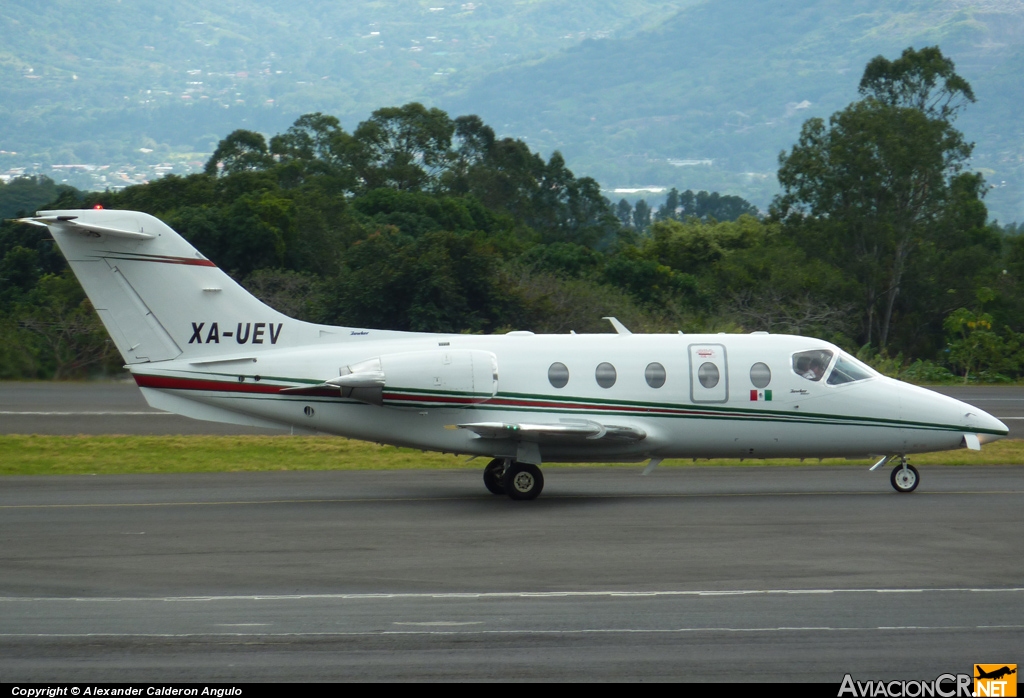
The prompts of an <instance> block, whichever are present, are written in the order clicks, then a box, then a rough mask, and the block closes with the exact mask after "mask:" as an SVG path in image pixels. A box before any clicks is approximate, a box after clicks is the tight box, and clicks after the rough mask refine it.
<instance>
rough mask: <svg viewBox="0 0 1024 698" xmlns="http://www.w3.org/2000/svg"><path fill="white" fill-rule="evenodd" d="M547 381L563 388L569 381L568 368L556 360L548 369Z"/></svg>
mask: <svg viewBox="0 0 1024 698" xmlns="http://www.w3.org/2000/svg"><path fill="white" fill-rule="evenodd" d="M548 381H549V382H550V383H551V385H553V386H554V387H556V388H564V387H565V385H566V383H568V382H569V369H568V368H567V367H566V365H565V364H563V363H559V362H558V361H556V362H555V363H553V364H551V368H549V369H548Z"/></svg>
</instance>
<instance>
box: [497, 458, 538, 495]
mask: <svg viewBox="0 0 1024 698" xmlns="http://www.w3.org/2000/svg"><path fill="white" fill-rule="evenodd" d="M504 486H505V494H507V495H508V496H509V497H511V498H512V499H536V498H537V496H538V495H539V494H540V491H541V490H542V489H544V476H543V475H541V472H540V468H538V467H537V466H536V465H533V464H532V463H519V462H514V463H512V465H510V466H509V467H508V470H506V471H505V480H504Z"/></svg>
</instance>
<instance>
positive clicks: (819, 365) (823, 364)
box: [793, 349, 832, 381]
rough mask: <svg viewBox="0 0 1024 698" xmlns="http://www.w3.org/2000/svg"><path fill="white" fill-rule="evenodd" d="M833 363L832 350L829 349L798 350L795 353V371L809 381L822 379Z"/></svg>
mask: <svg viewBox="0 0 1024 698" xmlns="http://www.w3.org/2000/svg"><path fill="white" fill-rule="evenodd" d="M830 363H832V352H831V351H829V350H828V349H812V350H810V351H798V352H797V353H795V354H793V373H795V374H796V375H798V376H801V377H803V378H806V379H807V380H809V381H820V380H821V379H822V377H823V376H824V375H825V371H826V370H828V365H829V364H830Z"/></svg>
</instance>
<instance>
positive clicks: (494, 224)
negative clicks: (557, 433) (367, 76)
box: [0, 48, 1024, 381]
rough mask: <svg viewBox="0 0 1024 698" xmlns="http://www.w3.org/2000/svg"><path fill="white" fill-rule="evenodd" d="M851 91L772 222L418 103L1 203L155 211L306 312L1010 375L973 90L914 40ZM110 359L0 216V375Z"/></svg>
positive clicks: (45, 255)
mask: <svg viewBox="0 0 1024 698" xmlns="http://www.w3.org/2000/svg"><path fill="white" fill-rule="evenodd" d="M859 96H860V99H858V100H857V101H854V102H852V103H851V104H850V105H849V106H847V107H846V108H845V109H843V110H841V111H839V112H836V113H835V114H833V115H832V117H831V118H830V119H829V120H828V121H825V120H823V119H810V120H808V121H807V122H805V124H804V126H803V129H802V131H801V134H800V138H799V140H798V142H797V143H796V144H795V145H793V147H792V148H791V149H789V150H788V151H786V152H783V153H782V154H781V155H780V163H779V164H780V170H779V181H780V185H781V188H782V193H781V194H780V195H779V196H778V197H777V198H776V199H775V202H774V203H773V205H772V207H771V210H770V211H768V212H760V211H758V210H757V209H756V208H755V207H753V206H751V205H750V204H749V203H748V202H746V201H744V200H743V199H741V198H739V197H736V196H728V195H724V196H723V195H720V194H718V193H713V192H707V191H698V192H694V191H691V190H686V191H678V190H672V191H671V192H670V193H669V195H668V197H667V200H666V201H665V202H664V203H663V204H661V205H660V206H653V207H652V206H648V204H647V203H646V202H644V201H639V202H636V204H635V205H634V204H630V203H629V202H627V201H621V202H618V203H613V202H611V201H609V200H607V199H606V198H605V197H603V196H602V194H601V190H600V187H599V186H598V184H597V182H596V181H594V180H593V179H591V178H589V177H585V176H577V175H576V174H575V173H573V172H572V171H570V170H569V169H568V168H567V167H566V164H565V161H564V160H563V158H562V156H561V155H560V154H559V153H558V152H557V151H556V152H554V153H553V154H552V155H551V156H550V157H548V158H547V159H545V158H543V157H542V156H541V155H540V154H538V153H536V152H534V151H532V150H531V149H530V147H529V146H528V145H527V144H526V143H524V142H523V141H521V140H516V139H512V138H498V137H496V135H495V132H494V130H493V129H492V128H491V127H490V126H488V125H487V124H485V123H484V122H483V121H482V120H481V119H480V118H479V117H476V116H460V117H457V118H452V117H451V116H449V115H448V114H447V113H445V112H444V111H441V110H440V109H436V108H427V107H425V106H423V105H421V104H419V103H410V104H406V105H404V106H400V107H389V108H383V109H379V110H377V111H375V112H374V113H373V114H372V115H371V116H370V118H368V119H367V120H365V121H363V122H362V123H360V124H359V125H358V126H357V128H355V129H354V130H353V131H352V132H351V133H350V132H348V131H346V130H344V129H343V128H342V127H341V126H340V123H339V121H338V119H337V118H335V117H333V116H329V115H325V114H322V113H313V114H307V115H305V116H302V117H301V118H299V119H298V120H297V121H296V122H295V123H294V124H293V125H292V126H291V127H290V128H288V129H287V130H285V131H284V132H282V133H279V134H277V135H274V136H273V137H271V138H269V139H267V138H265V137H264V136H263V135H261V134H259V133H256V132H253V131H249V130H236V131H234V132H232V133H230V134H229V135H228V136H227V137H226V138H224V139H223V140H221V141H220V143H219V145H218V147H217V149H216V152H215V153H214V154H213V156H212V157H211V158H210V159H209V161H208V162H207V164H206V167H205V171H204V172H203V173H201V174H195V175H190V176H187V177H177V176H168V177H165V178H163V179H160V180H157V181H154V182H152V183H150V184H147V185H143V186H134V187H129V188H127V189H124V190H122V191H120V192H116V193H114V192H105V193H82V192H79V191H76V190H73V189H70V188H67V187H64V188H56V187H54V185H53V183H52V182H48V181H46V180H38V179H37V180H31V181H26V180H22V181H17V180H16V181H15V182H13V183H11V184H8V185H6V186H4V187H0V203H3V204H5V205H6V202H8V201H23V202H24V203H25V204H26V206H27V205H28V204H29V203H31V204H32V206H31V207H27V208H25V209H23V210H22V213H31V209H32V208H34V207H40V208H42V207H51V208H78V207H89V206H94V205H102V206H104V207H105V208H124V209H134V210H140V211H146V212H148V213H151V214H153V215H155V216H158V217H159V218H161V219H163V220H165V221H166V222H167V223H168V224H169V225H171V226H172V227H173V228H175V229H176V230H178V231H179V232H180V233H181V234H182V235H184V236H185V237H186V238H187V239H189V240H190V241H191V242H192V243H193V244H194V245H196V247H198V248H199V249H200V250H201V251H202V252H203V253H204V254H205V255H207V256H208V257H209V258H210V259H212V260H214V261H215V262H216V263H217V264H218V265H219V266H220V267H222V268H223V269H225V270H226V271H227V272H229V273H230V274H231V275H232V276H234V277H235V278H236V279H238V280H239V281H240V282H241V283H242V284H243V285H244V286H246V287H247V288H249V289H250V290H251V291H252V292H253V293H254V294H256V295H257V296H259V297H260V298H262V299H263V300H264V301H266V302H267V303H269V304H270V305H272V306H274V307H276V308H278V309H279V310H281V311H283V312H285V313H288V314H291V315H293V316H296V317H299V318H303V319H307V320H311V321H316V322H324V323H332V324H343V325H350V326H363V327H375V328H389V329H402V330H415V331H436V332H486V333H492V332H506V331H509V330H515V329H529V330H533V331H535V332H568V331H570V330H574V331H576V332H606V331H609V328H608V327H607V325H606V323H604V322H603V321H602V320H601V317H602V316H605V315H614V316H617V317H618V318H619V319H620V320H622V321H623V322H624V323H625V324H626V325H627V326H629V327H630V328H631V329H632V330H633V331H634V332H675V331H677V330H681V331H683V332H749V331H755V330H767V331H770V332H789V333H798V334H805V335H813V336H817V337H821V338H824V339H827V340H830V341H833V342H835V343H837V344H838V345H840V346H842V347H844V348H846V349H848V350H849V351H851V352H853V353H855V354H857V355H858V356H860V357H861V358H862V359H864V360H867V361H869V362H871V363H872V364H874V365H876V366H878V367H879V368H881V369H882V370H884V371H886V372H888V373H890V374H894V375H901V376H902V377H905V378H909V379H911V380H919V381H942V380H978V381H1005V380H1012V379H1016V378H1019V377H1021V375H1022V374H1024V334H1022V333H1020V332H1018V331H1017V330H1018V329H1020V328H1021V327H1022V325H1024V293H1022V291H1024V289H1022V287H1021V284H1024V237H1022V236H1019V235H1017V232H1018V231H1017V230H1016V228H1015V227H1013V226H1011V227H1009V228H1008V229H1004V228H1001V227H999V226H998V225H996V224H994V223H990V222H989V221H988V215H987V211H986V208H985V204H984V201H983V196H984V193H985V191H986V189H985V183H984V180H983V178H982V176H981V175H979V174H977V173H975V172H972V171H970V170H969V169H968V167H967V164H968V159H969V157H970V155H971V150H972V145H971V144H970V143H967V142H966V141H965V139H964V138H963V136H962V134H961V133H960V132H959V131H958V130H957V129H956V128H955V120H956V118H957V117H958V116H959V115H960V113H961V112H962V111H963V110H965V109H967V108H968V107H969V106H970V104H971V103H972V102H973V101H974V100H975V97H974V94H973V91H972V89H971V86H970V85H969V84H968V83H967V81H965V80H964V79H963V78H962V77H961V76H959V75H958V74H957V73H956V72H955V70H954V66H953V64H952V62H951V61H949V60H948V59H947V58H945V57H944V56H943V55H942V54H941V52H940V51H939V50H938V49H937V48H930V49H922V50H920V51H915V50H911V49H908V50H907V51H905V52H904V53H903V55H902V56H901V57H899V58H898V59H896V60H892V61H890V60H887V59H885V58H883V57H878V58H876V59H874V60H873V61H871V62H870V63H869V64H868V66H867V68H866V69H865V71H864V74H863V78H862V80H861V83H860V95H859ZM32 191H36V192H38V193H39V197H43V196H45V197H46V199H42V200H40V198H39V197H37V198H36V199H34V200H33V199H32V198H31V196H27V194H30V193H31V192H32ZM15 194H16V195H17V197H21V198H17V197H15V196H14V195H15ZM12 197H14V198H12ZM50 198H53V199H54V200H53V201H51V202H49V203H46V204H44V203H43V201H46V200H48V199H50ZM119 366H120V359H119V357H117V356H116V353H115V352H114V350H113V347H112V345H111V344H110V342H109V341H108V340H107V338H106V333H105V331H104V330H103V328H102V326H101V325H100V324H99V321H98V319H97V317H96V315H95V313H94V312H92V310H91V307H90V306H89V304H88V301H87V300H86V299H85V298H84V296H83V294H82V291H81V289H80V288H79V286H78V284H77V282H76V281H75V280H74V277H73V276H72V275H71V274H70V272H69V270H68V269H67V267H66V265H65V263H64V260H63V258H62V257H61V255H60V253H59V252H58V251H56V250H55V249H54V247H53V243H52V240H49V239H48V238H46V237H45V236H41V235H40V234H39V232H38V229H37V228H33V227H30V226H25V225H20V224H16V223H14V222H11V221H5V222H4V223H3V224H2V226H0V377H2V378H70V377H79V376H86V375H93V374H97V373H104V372H107V373H110V372H115V371H117V370H119Z"/></svg>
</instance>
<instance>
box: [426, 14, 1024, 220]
mask: <svg viewBox="0 0 1024 698" xmlns="http://www.w3.org/2000/svg"><path fill="white" fill-rule="evenodd" d="M926 45H939V46H940V48H941V49H942V51H943V53H944V54H945V55H947V56H949V57H951V58H952V59H953V60H954V61H955V63H956V65H957V70H958V72H959V73H960V74H961V75H963V76H964V77H965V78H966V79H967V80H968V81H969V82H970V83H971V84H972V86H973V88H974V90H975V94H976V96H977V98H978V101H977V103H976V104H974V105H972V106H970V107H968V109H967V110H966V113H965V115H964V116H963V117H962V118H961V120H960V122H959V123H958V127H959V128H961V129H962V130H963V131H964V133H965V134H966V136H967V137H968V139H970V140H973V141H975V142H976V150H975V154H974V158H973V164H974V166H975V167H977V168H979V169H981V171H982V172H984V173H985V175H986V178H987V180H988V181H989V183H990V184H992V185H995V188H994V189H993V190H992V191H991V192H990V193H989V195H988V204H989V207H990V209H991V210H992V211H993V213H994V214H996V216H997V217H999V218H1002V219H1003V220H1004V222H1007V221H1009V220H1014V219H1017V220H1021V219H1024V121H1022V120H1021V119H1019V118H1018V117H1017V116H1015V114H1016V113H1017V112H1018V111H1019V109H1020V106H1021V102H1022V98H1024V91H1022V78H1021V75H1024V71H1022V68H1024V3H1021V2H995V1H981V2H973V1H972V0H933V1H929V2H895V3H893V2H880V1H878V0H852V1H846V2H832V1H827V0H715V1H710V2H705V3H701V4H699V5H695V6H693V7H690V8H687V9H684V10H683V11H681V12H680V13H678V14H677V15H676V16H674V17H672V18H671V19H669V20H668V21H666V22H664V23H663V24H662V25H661V26H659V27H657V28H655V29H652V30H650V31H644V32H640V33H637V34H635V35H633V36H630V37H626V38H620V39H614V38H612V39H603V40H587V41H584V42H583V43H582V44H581V45H579V46H576V47H573V48H570V49H567V50H565V51H563V52H562V53H560V54H559V55H556V56H553V57H549V58H547V59H545V60H541V61H537V62H534V63H532V64H529V65H516V66H511V67H508V68H505V69H502V70H500V71H498V72H496V73H493V74H491V75H488V76H487V77H486V79H483V80H480V81H479V82H478V83H477V84H475V85H472V86H471V87H470V88H468V89H467V90H465V91H464V92H463V93H461V94H459V95H455V96H453V97H451V98H449V99H448V100H446V101H445V102H444V103H443V104H444V106H447V107H448V108H449V109H451V110H453V111H455V112H464V111H475V112H477V113H479V114H480V116H482V117H483V118H484V120H485V121H487V122H489V123H492V124H494V125H495V126H496V127H498V128H499V129H500V130H501V131H504V132H509V133H512V134H516V135H521V136H525V137H526V138H527V139H528V141H529V142H530V144H531V145H532V146H533V147H534V148H535V149H540V150H542V151H547V150H551V149H554V148H559V149H561V150H562V152H563V154H564V155H565V156H566V159H567V161H568V162H569V163H570V164H571V165H572V166H573V167H575V168H577V169H578V170H580V171H582V172H586V173H587V174H589V175H591V176H594V177H596V178H597V179H598V180H599V181H601V182H602V184H604V185H605V186H606V187H615V186H620V187H636V186H644V185H661V186H669V187H671V186H676V187H679V188H680V189H682V188H688V187H689V188H705V189H718V190H720V191H729V192H730V193H737V194H740V195H742V196H744V197H745V198H748V199H750V200H751V201H754V202H756V203H758V204H760V205H762V206H763V205H765V204H766V203H767V202H768V200H769V198H770V196H771V194H772V193H773V192H774V191H775V190H776V187H777V183H776V180H775V175H774V173H775V169H776V167H777V162H778V154H779V152H780V151H781V150H783V149H788V148H790V147H792V145H793V143H795V141H796V139H797V137H798V135H799V131H800V126H801V124H802V123H803V122H804V121H805V120H806V119H808V118H810V117H812V116H820V117H823V118H826V119H827V118H828V116H829V115H830V114H832V113H833V112H835V111H837V110H839V109H841V108H843V107H844V106H846V105H847V104H849V103H850V102H852V101H854V100H856V99H857V98H858V94H857V84H858V82H859V81H860V77H861V74H862V72H863V69H864V66H865V64H866V63H867V62H868V60H870V59H871V58H872V57H874V56H876V55H879V54H883V55H885V56H887V57H889V58H896V57H898V56H899V54H900V52H901V51H902V50H903V49H904V48H906V47H907V46H915V47H922V46H926Z"/></svg>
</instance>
